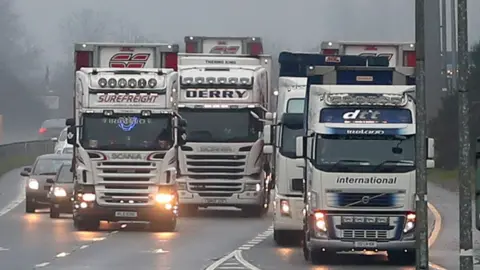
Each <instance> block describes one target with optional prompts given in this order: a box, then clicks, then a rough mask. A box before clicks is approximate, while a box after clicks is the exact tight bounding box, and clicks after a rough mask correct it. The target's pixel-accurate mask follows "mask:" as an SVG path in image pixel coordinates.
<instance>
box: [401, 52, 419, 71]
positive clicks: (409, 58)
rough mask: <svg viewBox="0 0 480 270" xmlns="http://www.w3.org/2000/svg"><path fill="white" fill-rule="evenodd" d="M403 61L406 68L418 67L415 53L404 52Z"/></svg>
mask: <svg viewBox="0 0 480 270" xmlns="http://www.w3.org/2000/svg"><path fill="white" fill-rule="evenodd" d="M403 61H404V66H407V67H415V66H416V65H417V53H416V52H415V51H411V52H404V54H403Z"/></svg>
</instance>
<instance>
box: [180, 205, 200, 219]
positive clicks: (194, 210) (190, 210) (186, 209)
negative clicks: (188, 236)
mask: <svg viewBox="0 0 480 270" xmlns="http://www.w3.org/2000/svg"><path fill="white" fill-rule="evenodd" d="M197 214H198V206H196V205H191V204H180V205H179V206H178V215H179V216H182V217H192V216H196V215H197Z"/></svg>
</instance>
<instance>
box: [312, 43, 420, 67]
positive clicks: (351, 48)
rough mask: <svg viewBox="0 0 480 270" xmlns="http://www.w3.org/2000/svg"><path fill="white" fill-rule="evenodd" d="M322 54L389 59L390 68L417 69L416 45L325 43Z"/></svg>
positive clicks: (322, 45) (322, 46)
mask: <svg viewBox="0 0 480 270" xmlns="http://www.w3.org/2000/svg"><path fill="white" fill-rule="evenodd" d="M320 53H322V54H325V55H359V56H373V57H387V58H388V59H389V66H390V67H396V66H406V67H415V64H416V51H415V43H408V42H397V43H393V42H390V43H388V42H348V41H340V42H338V41H337V42H335V41H324V42H322V44H321V51H320Z"/></svg>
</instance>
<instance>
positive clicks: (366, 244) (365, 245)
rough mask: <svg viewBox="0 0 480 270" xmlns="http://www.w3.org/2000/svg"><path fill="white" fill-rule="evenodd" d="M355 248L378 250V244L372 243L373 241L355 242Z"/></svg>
mask: <svg viewBox="0 0 480 270" xmlns="http://www.w3.org/2000/svg"><path fill="white" fill-rule="evenodd" d="M355 247H356V248H376V247H377V242H371V241H368V242H367V241H363V242H355Z"/></svg>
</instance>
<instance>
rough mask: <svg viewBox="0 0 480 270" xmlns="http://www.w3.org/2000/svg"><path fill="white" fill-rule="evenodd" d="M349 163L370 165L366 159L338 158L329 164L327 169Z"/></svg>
mask: <svg viewBox="0 0 480 270" xmlns="http://www.w3.org/2000/svg"><path fill="white" fill-rule="evenodd" d="M350 163H367V164H362V165H370V161H368V160H359V159H340V160H339V161H337V162H335V163H334V164H333V165H332V166H330V168H329V170H333V169H335V168H336V167H337V166H338V165H346V164H350Z"/></svg>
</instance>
